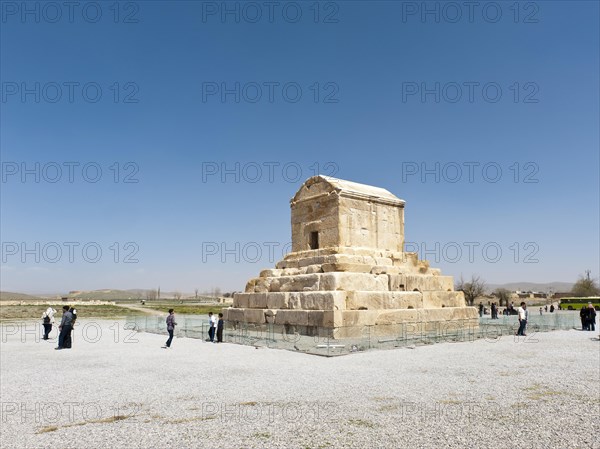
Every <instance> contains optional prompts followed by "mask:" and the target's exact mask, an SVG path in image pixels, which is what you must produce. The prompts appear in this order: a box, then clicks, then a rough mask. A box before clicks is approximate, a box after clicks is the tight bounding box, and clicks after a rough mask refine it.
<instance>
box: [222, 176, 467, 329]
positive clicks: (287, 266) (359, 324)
mask: <svg viewBox="0 0 600 449" xmlns="http://www.w3.org/2000/svg"><path fill="white" fill-rule="evenodd" d="M290 204H291V213H292V252H291V253H288V254H286V255H285V257H284V259H283V260H281V261H279V262H278V263H277V265H276V268H274V269H268V270H263V271H261V272H260V275H259V276H258V277H257V278H254V279H251V280H250V281H249V282H248V283H247V285H246V289H245V292H244V293H236V294H235V295H234V298H233V307H230V308H228V309H225V310H224V311H223V312H224V315H225V319H226V320H227V321H229V322H238V323H251V324H255V325H263V324H267V323H272V324H275V325H281V326H284V327H285V329H286V330H287V331H288V332H298V333H301V334H305V335H327V336H331V337H334V338H335V337H339V338H343V337H350V336H360V335H361V333H363V332H364V329H365V326H375V327H374V328H371V329H372V330H373V331H375V335H396V334H398V332H401V328H402V326H403V325H404V326H406V325H409V324H410V325H412V326H413V329H414V328H415V326H418V327H419V329H422V330H425V331H434V330H436V329H437V330H439V329H440V328H442V329H443V328H445V327H446V328H447V327H448V326H449V325H450V327H452V328H453V329H456V328H457V327H462V326H475V327H476V326H478V313H477V310H476V309H475V308H474V307H467V306H466V303H465V298H464V295H463V293H462V292H456V291H454V282H453V279H452V277H451V276H442V275H441V274H440V270H439V269H434V268H430V267H429V263H428V262H427V261H422V260H419V259H418V257H417V254H416V253H405V252H404V251H403V246H404V201H403V200H401V199H399V198H397V197H396V196H394V195H392V194H391V193H390V192H388V191H387V190H385V189H382V188H379V187H372V186H368V185H364V184H358V183H355V182H350V181H344V180H341V179H336V178H331V177H328V176H314V177H312V178H310V179H308V180H307V181H306V182H305V183H304V184H303V185H302V187H300V190H298V192H297V193H296V195H295V196H294V198H292V200H291V201H290ZM234 324H235V323H234Z"/></svg>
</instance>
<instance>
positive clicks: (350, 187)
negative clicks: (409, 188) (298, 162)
mask: <svg viewBox="0 0 600 449" xmlns="http://www.w3.org/2000/svg"><path fill="white" fill-rule="evenodd" d="M315 184H320V187H321V188H319V189H318V194H317V195H311V194H310V193H309V191H310V189H311V187H312V186H313V185H315ZM323 184H325V186H326V187H325V188H323ZM334 192H335V193H337V194H338V195H340V196H346V197H351V198H356V199H362V200H366V201H373V202H378V203H386V204H393V205H397V206H403V205H404V203H405V201H404V200H402V199H400V198H398V197H397V196H396V195H393V194H392V193H390V192H389V191H388V190H386V189H382V188H381V187H374V186H369V185H367V184H360V183H358V182H352V181H346V180H344V179H338V178H332V177H330V176H325V175H318V176H313V177H312V178H309V179H307V180H306V181H305V182H304V184H302V186H301V187H300V189H298V192H296V194H295V195H294V198H292V199H291V202H292V203H294V202H297V201H301V200H305V199H309V198H312V197H313V196H321V195H323V194H325V193H328V194H330V193H334Z"/></svg>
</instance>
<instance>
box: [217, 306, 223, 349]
mask: <svg viewBox="0 0 600 449" xmlns="http://www.w3.org/2000/svg"><path fill="white" fill-rule="evenodd" d="M217 343H223V314H222V313H219V321H217Z"/></svg>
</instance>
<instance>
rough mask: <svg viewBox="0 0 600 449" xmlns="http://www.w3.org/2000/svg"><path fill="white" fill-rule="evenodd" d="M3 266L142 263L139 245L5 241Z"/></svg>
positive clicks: (131, 243) (129, 243)
mask: <svg viewBox="0 0 600 449" xmlns="http://www.w3.org/2000/svg"><path fill="white" fill-rule="evenodd" d="M1 246H2V263H4V264H7V263H36V264H39V263H50V264H55V263H99V262H113V263H128V264H129V263H139V259H138V258H137V255H138V253H139V251H140V247H139V245H138V244H137V243H136V242H111V243H110V244H108V245H103V244H100V243H98V242H91V241H88V242H77V241H71V242H64V241H63V242H39V241H28V242H25V241H3V242H2V244H1Z"/></svg>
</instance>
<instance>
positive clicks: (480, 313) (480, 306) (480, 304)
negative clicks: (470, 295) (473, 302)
mask: <svg viewBox="0 0 600 449" xmlns="http://www.w3.org/2000/svg"><path fill="white" fill-rule="evenodd" d="M479 316H480V317H482V316H483V303H479Z"/></svg>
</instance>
